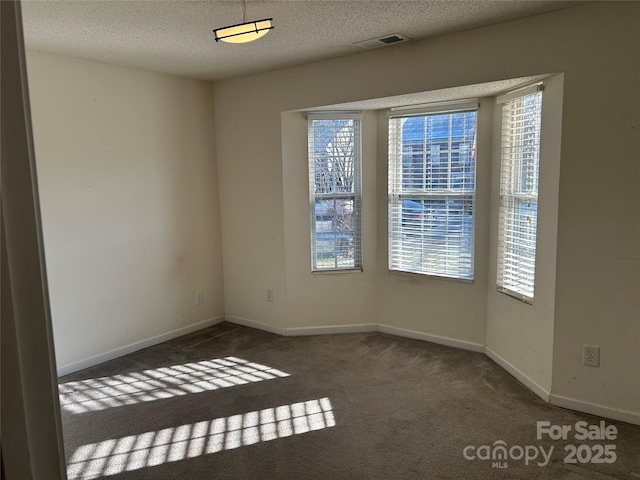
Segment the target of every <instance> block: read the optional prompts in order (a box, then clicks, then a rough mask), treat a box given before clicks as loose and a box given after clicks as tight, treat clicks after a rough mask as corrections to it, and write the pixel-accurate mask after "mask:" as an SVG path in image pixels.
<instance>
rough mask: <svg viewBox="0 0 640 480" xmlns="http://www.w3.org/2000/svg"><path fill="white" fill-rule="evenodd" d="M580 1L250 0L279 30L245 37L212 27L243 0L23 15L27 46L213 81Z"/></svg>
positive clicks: (157, 2)
mask: <svg viewBox="0 0 640 480" xmlns="http://www.w3.org/2000/svg"><path fill="white" fill-rule="evenodd" d="M580 3H584V2H574V1H550V0H547V1H526V0H518V1H493V0H486V1H485V0H474V1H426V0H415V1H414V0H366V1H356V0H328V1H327V0H248V1H247V19H248V20H258V19H262V18H268V17H273V19H274V25H275V29H274V30H272V31H271V32H270V33H269V34H268V35H266V36H265V37H263V38H262V39H260V40H258V41H256V42H254V43H250V44H242V45H237V44H236V45H233V44H225V43H222V42H220V43H216V42H215V41H214V37H213V33H212V30H213V29H214V28H219V27H223V26H226V25H229V24H236V23H240V22H241V20H242V4H241V2H240V0H231V1H222V0H212V1H198V0H187V1H170V0H154V1H151V0H146V1H138V0H133V1H106V0H84V1H68V0H65V1H59V0H53V1H51V0H49V1H32V0H23V6H22V16H23V22H24V36H25V43H26V46H27V49H29V50H35V51H40V52H48V53H56V54H62V55H68V56H72V57H77V58H83V59H87V60H95V61H99V62H105V63H113V64H118V65H124V66H129V67H135V68H141V69H145V70H151V71H155V72H163V73H169V74H175V75H180V76H186V77H192V78H200V79H207V80H218V79H222V78H230V77H234V76H239V75H246V74H251V73H258V72H264V71H269V70H274V69H277V68H282V67H288V66H293V65H300V64H303V63H309V62H313V61H318V60H324V59H328V58H334V57H340V56H345V55H351V54H354V53H359V52H362V51H364V50H363V49H362V48H360V47H357V46H354V45H353V43H354V42H358V41H362V40H367V39H370V38H374V37H380V36H383V35H387V34H392V33H399V34H401V35H404V36H406V37H409V38H410V39H412V40H414V41H415V40H419V39H424V38H429V37H433V36H437V35H442V34H446V33H452V32H456V31H462V30H468V29H470V28H475V27H479V26H483V25H489V24H493V23H498V22H503V21H507V20H511V19H515V18H520V17H525V16H529V15H535V14H538V13H543V12H548V11H552V10H558V9H561V8H566V7H569V6H573V5H577V4H580ZM385 48H394V47H393V46H391V47H385Z"/></svg>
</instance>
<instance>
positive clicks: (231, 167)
mask: <svg viewBox="0 0 640 480" xmlns="http://www.w3.org/2000/svg"><path fill="white" fill-rule="evenodd" d="M639 18H640V5H638V4H636V3H632V2H629V3H625V2H621V3H610V2H604V3H600V2H599V3H589V4H587V5H583V6H579V7H575V8H571V9H566V10H562V11H558V12H554V13H551V14H546V15H540V16H535V17H529V18H525V19H522V20H518V21H513V22H506V23H502V24H498V25H494V26H491V27H487V28H482V29H477V30H472V31H467V32H463V33H459V34H455V35H449V36H445V37H440V38H434V39H430V40H426V41H422V42H410V43H407V44H403V45H397V46H394V47H391V48H387V49H379V50H373V51H370V52H365V53H360V54H357V55H353V56H350V57H345V58H340V59H335V60H330V61H325V62H318V63H314V64H310V65H305V66H300V67H295V68H290V69H285V70H280V71H275V72H270V73H266V74H261V75H253V76H248V77H243V78H237V79H232V80H226V81H221V82H216V83H215V84H214V95H215V98H216V119H217V129H216V134H217V139H218V144H217V153H218V164H219V174H220V181H221V189H220V191H221V208H222V231H223V245H224V252H225V255H224V267H225V298H226V308H227V314H228V315H231V316H238V317H243V318H246V319H249V320H251V321H255V322H259V323H262V324H264V325H267V326H279V327H288V328H291V327H295V326H297V325H306V324H307V323H310V322H311V321H312V320H309V319H310V318H312V317H313V315H315V313H312V312H311V310H309V311H308V312H305V311H301V308H300V305H303V303H302V302H297V301H296V300H295V299H294V300H292V303H290V302H289V298H288V297H289V295H290V292H289V291H288V289H287V285H290V284H291V283H290V281H289V280H290V278H291V275H292V273H290V272H288V269H289V265H288V262H287V258H289V257H288V255H289V253H288V252H286V248H288V246H289V245H291V244H292V243H291V242H292V241H293V242H294V243H295V242H296V240H292V238H291V237H292V235H300V236H304V237H306V236H308V231H307V226H308V225H307V223H306V222H302V223H299V228H296V226H295V225H294V223H295V222H294V221H293V217H290V216H289V213H290V212H292V211H293V210H295V208H297V207H292V209H290V208H289V207H288V206H287V208H286V209H285V206H284V202H285V199H286V202H287V204H289V203H290V202H293V203H297V202H300V203H302V204H306V203H307V202H308V196H307V195H303V193H304V190H303V189H301V188H297V187H291V186H290V185H288V184H287V183H288V182H291V181H295V179H296V178H299V177H300V175H299V174H298V175H296V174H293V172H290V171H288V169H289V163H288V161H285V162H283V151H284V152H286V149H287V148H288V147H287V146H283V145H282V141H281V140H282V136H281V133H282V132H281V113H282V112H286V111H291V110H295V109H302V108H310V107H314V106H321V105H331V104H337V103H342V102H348V101H354V100H361V99H371V98H379V97H384V96H389V95H398V94H405V93H413V92H420V91H427V90H435V89H439V88H447V87H454V86H459V85H470V84H475V83H482V82H488V81H494V80H501V79H508V78H516V77H522V76H527V75H535V74H544V73H552V72H563V73H564V97H563V117H562V150H561V156H562V161H561V170H560V187H559V188H560V193H559V213H558V215H559V227H558V236H557V246H558V250H557V263H556V265H557V271H556V280H557V281H556V292H555V311H554V313H553V314H552V316H553V329H554V333H553V335H552V337H553V356H552V357H551V355H550V339H551V333H550V330H549V317H548V313H546V314H545V315H546V317H545V320H544V325H541V328H543V329H544V332H545V333H544V334H543V335H542V338H541V339H540V344H538V342H537V341H535V342H534V343H536V344H535V345H532V344H531V343H530V342H529V340H527V339H525V338H524V335H526V331H518V329H516V328H514V329H513V332H512V333H513V334H510V335H509V338H510V339H511V341H513V344H512V346H511V347H510V348H509V349H504V350H501V352H502V354H504V355H505V357H507V358H505V360H506V361H508V362H510V363H511V364H513V365H516V366H520V368H522V369H523V370H524V371H525V372H526V374H527V375H531V376H532V377H533V378H535V379H536V381H537V382H539V383H540V384H541V385H543V386H545V387H547V388H548V387H549V385H550V378H551V390H552V393H554V392H557V394H558V395H559V396H562V397H566V398H569V399H573V400H579V401H583V402H590V403H594V404H596V405H599V406H601V407H603V408H606V409H609V410H611V411H613V410H621V411H626V412H635V415H638V414H640V378H639V377H638V375H637V373H636V372H637V370H636V368H635V367H636V366H637V365H638V364H640V348H638V345H639V343H640V322H638V318H639V317H640V305H639V303H638V302H639V298H640V296H639V295H637V293H638V291H639V288H638V287H639V278H640V275H639V273H640V272H639V268H640V266H639V264H638V258H639V257H640V252H639V249H640V215H639V214H638V213H639V212H638V209H639V208H640V202H639V201H638V200H639V198H638V188H637V185H638V133H637V132H638V129H637V125H636V124H637V118H638V115H639V112H638V105H639V103H640V102H639V92H638V90H637V88H634V87H633V86H634V85H635V86H636V87H637V85H638V83H639V82H638V64H637V60H635V59H637V58H638V56H639V55H638V53H640V52H638V33H637V32H638V29H637V23H638V19H639ZM283 148H284V150H283ZM299 161H300V162H302V163H306V158H301V159H300V160H299ZM604 165H606V166H607V169H606V171H605V169H604V168H603V166H604ZM285 170H286V171H285ZM377 174H378V180H377V181H378V188H377V193H378V197H377V199H378V201H377V206H378V208H377V213H376V215H377V217H376V218H377V219H378V225H377V231H378V238H377V244H378V245H379V246H380V248H378V252H379V253H378V255H379V256H378V266H377V268H378V272H379V278H378V279H377V284H378V285H380V290H378V291H386V287H388V286H390V287H391V288H392V289H393V291H394V292H395V293H394V295H389V296H387V297H382V296H381V295H380V296H379V297H380V298H387V299H388V300H389V301H393V302H396V306H398V305H399V306H401V308H402V310H401V312H400V314H396V313H395V311H394V310H393V309H387V310H386V311H382V310H381V308H380V307H381V304H380V303H378V304H377V308H376V310H377V312H378V314H377V318H376V320H377V323H390V322H394V325H396V326H399V327H402V328H407V329H413V330H419V331H421V332H424V333H428V334H432V335H440V336H456V337H459V338H461V339H465V340H470V341H475V342H478V341H480V342H482V341H483V339H484V335H485V328H486V311H487V310H486V303H485V302H486V295H485V299H484V300H483V297H482V294H480V296H478V297H475V290H474V288H475V285H474V286H473V288H470V287H469V286H468V285H464V284H457V283H455V282H448V283H445V282H444V281H432V280H419V281H417V283H416V282H415V281H413V280H405V279H404V278H400V277H391V276H389V275H390V274H388V273H385V272H384V269H385V268H386V264H383V263H381V262H382V260H381V259H384V258H386V257H385V255H386V253H384V251H383V250H384V248H383V247H384V245H385V242H386V240H385V238H386V228H385V226H384V225H383V224H382V223H381V222H380V219H381V218H384V217H381V215H383V214H382V213H381V207H382V205H383V204H384V200H383V199H382V198H381V193H382V192H384V190H382V189H381V185H382V184H383V183H384V180H383V179H382V178H381V169H380V168H378V171H377ZM486 174H487V173H486V172H485V171H483V172H481V173H480V175H486ZM483 178H484V179H485V180H484V181H485V188H486V187H487V186H488V185H487V183H486V177H483ZM594 192H598V193H600V194H595V193H594ZM603 192H606V193H607V195H601V193H603ZM478 195H479V196H481V195H486V197H484V200H481V201H488V200H487V199H488V195H489V191H488V188H487V189H486V190H485V191H483V192H478ZM364 215H367V212H364ZM484 222H488V212H485V219H484ZM477 226H478V225H477ZM479 228H480V230H478V232H479V233H480V236H481V237H482V236H484V237H485V239H486V238H488V235H489V229H488V227H487V225H484V226H479ZM483 228H484V231H482V229H483ZM540 228H542V229H543V230H544V229H546V228H549V229H550V228H552V227H551V226H544V225H543V226H541V227H540ZM608 232H612V234H609V233H608ZM485 241H486V240H485ZM485 245H487V246H490V245H489V243H488V241H487V243H486V244H485ZM365 248H369V247H367V246H366V245H365ZM380 252H382V253H380ZM293 255H294V256H296V258H298V256H300V257H301V256H302V250H299V251H297V252H295V253H294V254H293ZM482 255H485V256H487V257H488V255H489V248H487V249H486V250H484V251H482V250H481V249H480V250H477V261H479V262H480V263H481V265H480V270H478V264H476V270H477V272H481V271H482V269H483V268H486V269H488V268H489V267H488V265H489V262H488V260H486V262H487V263H486V266H485V267H482V262H484V261H485V260H484V259H483V258H482ZM305 264H307V265H308V261H305ZM365 268H366V265H365ZM332 278H335V279H336V282H342V283H344V285H342V284H341V285H342V288H343V289H350V290H343V295H344V296H345V298H346V297H348V294H349V291H353V293H354V295H353V298H354V299H357V300H354V301H360V299H361V298H362V295H361V292H360V291H359V290H358V289H359V288H360V286H359V285H357V284H355V285H354V287H353V288H352V287H351V286H350V285H349V282H346V281H343V280H342V278H344V277H340V279H338V277H337V276H334V277H332ZM478 281H479V282H480V281H485V282H487V283H486V284H485V287H486V288H484V287H483V286H482V285H479V287H480V289H483V290H484V291H485V292H487V291H489V289H490V286H489V285H490V283H491V282H495V279H492V278H490V275H488V278H487V279H486V280H480V279H479V280H478ZM306 285H308V287H304V288H302V290H300V289H298V290H296V293H295V295H296V296H300V295H302V296H303V298H304V297H306V298H309V296H312V295H315V294H314V293H313V292H310V291H309V290H308V289H309V288H315V286H314V284H312V283H311V282H308V283H306ZM266 287H273V288H274V290H275V302H274V303H273V304H268V303H267V302H265V299H264V289H265V288H266ZM330 288H333V287H330ZM425 298H426V299H428V301H425V300H424V299H425ZM473 298H476V299H477V300H476V301H475V302H474V301H472V299H473ZM383 303H385V302H383ZM385 304H386V303H385ZM288 305H291V306H292V308H293V307H295V308H293V309H292V311H291V315H289V311H288ZM314 308H315V307H314ZM458 308H463V309H464V311H465V312H468V311H471V312H472V313H471V314H469V315H466V314H463V315H460V314H458V312H457V309H458ZM427 309H428V310H429V311H434V312H438V314H437V315H435V316H434V315H426V314H425V310H427ZM353 311H354V312H355V311H358V312H359V315H360V317H359V318H353V317H351V318H349V319H348V321H349V322H351V323H370V318H368V316H367V309H364V308H363V309H354V310H353ZM503 313H504V315H509V314H510V313H509V312H503ZM504 318H506V317H504ZM343 320H344V321H347V319H343ZM313 321H315V319H314V320H313ZM518 321H519V322H523V323H522V324H523V325H524V322H525V320H524V319H521V320H518ZM528 321H529V322H534V323H535V322H536V319H535V318H532V319H529V320H528ZM494 327H497V325H494ZM510 327H513V325H510ZM492 328H493V327H492ZM527 328H530V329H534V328H536V326H535V325H531V324H529V326H528V327H527ZM497 331H498V330H497V328H496V329H494V330H493V333H492V335H493V334H497ZM492 342H494V341H493V340H492ZM500 342H501V341H500V340H498V339H497V337H496V338H495V342H494V343H496V345H497V344H498V343H500ZM502 343H504V342H502ZM583 343H595V344H598V345H600V346H601V348H602V362H603V363H602V366H601V367H600V368H599V369H594V368H592V367H585V366H583V365H582V364H581V358H580V352H581V346H582V344H583ZM496 348H498V349H499V348H500V347H497V346H496ZM523 351H524V352H526V353H525V354H522V355H523V356H522V358H519V356H520V355H521V352H523ZM537 355H544V356H545V360H544V363H545V365H544V367H543V371H537V370H536V368H537V367H535V368H534V367H533V366H531V362H532V361H533V359H535V358H536V357H537ZM550 358H553V360H550ZM549 361H552V362H553V363H552V375H551V377H550V376H549V363H548V362H549Z"/></svg>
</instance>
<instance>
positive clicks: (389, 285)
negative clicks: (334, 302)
mask: <svg viewBox="0 0 640 480" xmlns="http://www.w3.org/2000/svg"><path fill="white" fill-rule="evenodd" d="M479 103H480V108H479V109H478V117H477V122H478V123H477V131H478V135H477V161H476V201H475V205H474V211H475V234H474V243H475V247H474V251H475V258H474V280H473V282H467V281H456V280H449V279H443V278H437V277H427V276H421V275H413V274H402V273H397V272H394V273H390V272H389V271H388V259H387V257H388V234H387V232H388V221H387V210H388V208H387V205H388V197H387V195H386V192H387V190H388V181H387V179H388V163H389V160H388V156H387V150H388V148H387V143H388V141H387V138H388V123H389V122H388V119H387V116H386V115H385V114H384V112H381V113H380V114H379V124H378V130H379V131H380V132H381V134H380V135H379V136H378V141H379V144H378V152H379V155H378V186H377V188H378V191H379V192H381V195H380V197H379V198H378V238H379V248H378V252H377V253H378V264H379V265H380V268H379V274H378V278H377V285H376V288H377V293H376V298H377V307H376V311H377V321H378V323H380V324H383V325H388V326H391V327H394V328H399V329H404V330H411V331H417V332H422V333H428V334H430V335H435V336H438V337H444V338H445V339H455V340H459V341H462V342H468V343H472V344H476V345H479V346H482V345H484V343H485V328H486V298H487V295H486V290H487V255H486V254H485V252H487V250H488V248H489V246H488V241H489V230H488V225H489V191H490V180H491V178H490V176H491V132H492V118H493V117H492V107H491V105H492V101H491V99H486V98H482V99H480V102H479Z"/></svg>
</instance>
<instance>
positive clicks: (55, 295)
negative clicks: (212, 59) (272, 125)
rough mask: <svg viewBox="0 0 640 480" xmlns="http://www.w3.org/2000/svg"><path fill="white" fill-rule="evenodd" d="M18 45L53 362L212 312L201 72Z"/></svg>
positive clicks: (218, 264)
mask: <svg viewBox="0 0 640 480" xmlns="http://www.w3.org/2000/svg"><path fill="white" fill-rule="evenodd" d="M27 58H28V74H29V87H30V92H31V107H32V116H33V130H34V141H35V149H36V162H37V167H38V179H39V187H40V200H41V206H42V218H43V230H44V240H45V252H46V260H47V270H48V275H49V288H50V294H51V307H52V317H53V327H54V336H55V347H56V355H57V363H58V367H63V368H64V367H65V366H68V365H71V364H76V363H77V362H83V361H86V360H87V359H89V358H91V357H96V356H101V355H104V354H106V353H108V352H110V351H112V350H117V349H122V347H124V346H127V345H130V344H134V343H136V342H141V341H145V340H148V339H150V338H151V337H155V336H158V335H163V334H166V333H167V332H170V331H173V330H177V329H184V328H186V327H189V326H192V325H194V324H197V323H198V322H202V321H206V320H209V319H212V318H217V317H220V316H222V315H223V314H224V298H223V296H224V293H223V283H222V260H221V252H222V250H221V240H220V219H219V201H218V187H217V169H216V160H215V142H214V117H213V104H212V102H213V97H212V92H211V86H210V84H208V83H205V82H199V81H193V80H187V79H179V78H175V77H170V76H165V75H158V74H153V73H147V72H143V71H139V70H133V69H127V68H122V67H116V66H109V65H104V64H99V63H93V62H87V61H81V60H76V59H71V58H67V57H61V56H53V55H45V54H40V53H33V52H31V53H29V54H28V57H27ZM196 291H203V292H204V295H205V304H204V305H202V306H196V305H195V300H194V296H195V292H196Z"/></svg>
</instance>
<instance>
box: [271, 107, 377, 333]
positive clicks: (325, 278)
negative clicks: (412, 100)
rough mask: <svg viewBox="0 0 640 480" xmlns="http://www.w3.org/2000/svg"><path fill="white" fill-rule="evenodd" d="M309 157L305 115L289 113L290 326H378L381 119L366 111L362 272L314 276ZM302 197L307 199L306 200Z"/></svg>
mask: <svg viewBox="0 0 640 480" xmlns="http://www.w3.org/2000/svg"><path fill="white" fill-rule="evenodd" d="M307 155H308V150H307V121H306V120H305V116H304V114H302V113H299V112H296V113H284V114H283V115H282V164H283V184H284V221H285V222H284V223H285V242H286V244H285V262H286V293H287V296H286V308H287V328H288V329H289V330H291V329H296V328H299V329H305V328H309V327H318V326H323V327H324V326H337V325H343V326H344V325H354V324H359V325H362V324H368V325H371V324H375V317H376V310H375V309H376V298H375V294H376V291H375V278H376V273H377V265H376V260H377V259H376V251H377V248H376V243H377V240H376V215H375V212H376V209H375V205H376V188H375V185H376V168H375V164H376V115H375V114H374V113H373V112H365V114H364V116H363V119H362V175H363V176H362V212H363V216H362V239H361V240H362V245H363V265H364V268H363V271H362V272H354V271H350V272H342V273H337V274H328V273H313V274H312V273H311V240H310V234H309V232H310V229H311V216H310V212H309V208H310V207H309V164H308V160H307ZM301 198H306V199H307V201H306V202H301V201H300V199H301ZM294 331H295V330H294ZM302 331H304V330H302Z"/></svg>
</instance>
